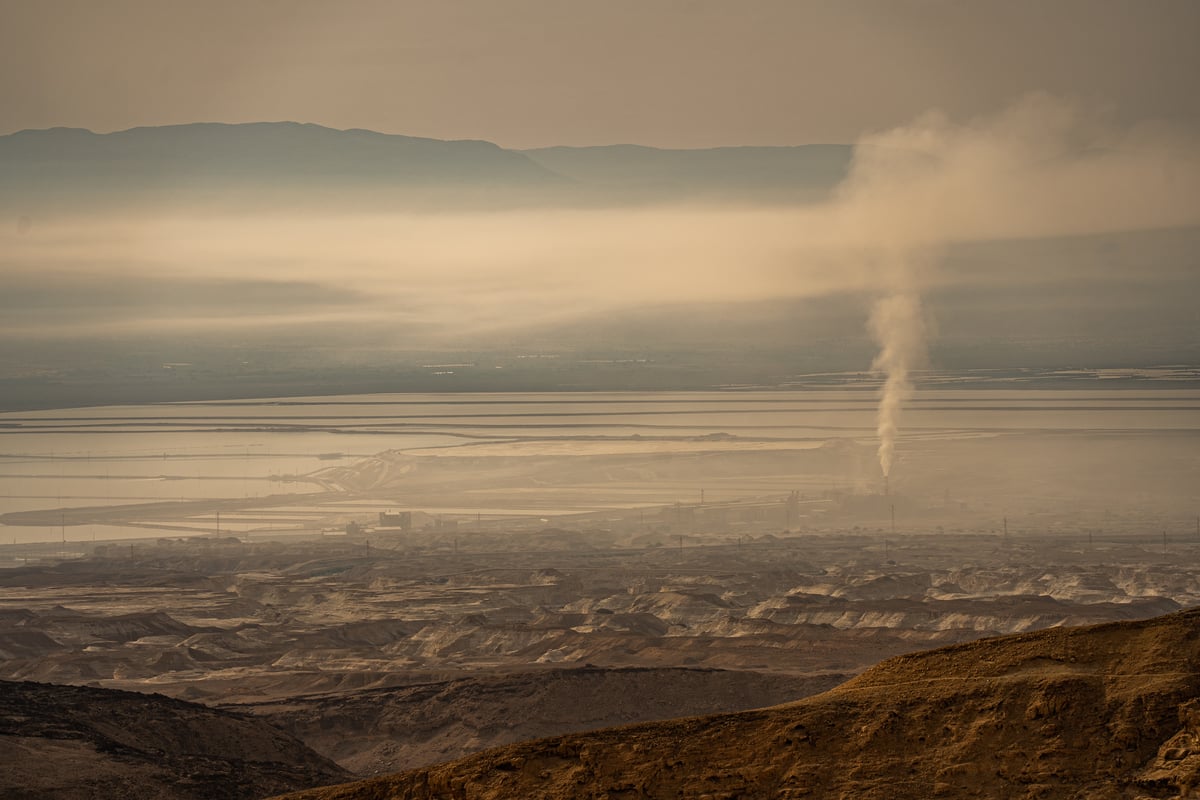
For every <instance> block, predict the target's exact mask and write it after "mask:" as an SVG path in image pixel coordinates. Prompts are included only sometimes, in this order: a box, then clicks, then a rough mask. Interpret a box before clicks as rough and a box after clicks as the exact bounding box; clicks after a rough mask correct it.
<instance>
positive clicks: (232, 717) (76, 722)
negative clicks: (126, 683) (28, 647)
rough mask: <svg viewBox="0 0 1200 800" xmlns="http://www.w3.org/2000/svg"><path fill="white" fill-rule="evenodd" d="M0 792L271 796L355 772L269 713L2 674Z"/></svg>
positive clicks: (89, 798)
mask: <svg viewBox="0 0 1200 800" xmlns="http://www.w3.org/2000/svg"><path fill="white" fill-rule="evenodd" d="M0 764H4V769H2V770H0V797H4V798H7V800H43V799H44V800H50V798H53V799H54V800H93V799H94V800H101V799H102V798H103V799H104V800H121V799H122V798H138V799H139V800H141V799H142V798H152V799H158V800H209V799H210V798H230V800H234V799H236V798H246V799H247V800H250V798H257V797H263V796H264V795H267V794H271V793H274V792H281V791H289V790H293V789H297V788H302V787H308V786H319V785H322V784H328V783H334V782H336V781H339V780H346V779H347V778H348V777H349V774H348V773H347V772H345V771H344V770H343V769H341V768H340V767H338V766H337V765H336V764H334V763H332V762H330V761H328V760H326V759H325V758H323V757H321V756H319V755H317V754H316V753H314V752H313V751H312V750H310V749H308V748H307V747H306V746H305V745H304V744H302V743H301V742H300V741H298V740H297V739H294V738H292V737H291V736H289V735H287V734H285V733H283V732H281V731H279V730H276V729H275V728H273V727H271V726H270V725H268V724H266V723H265V722H263V721H261V720H257V719H253V718H250V717H246V716H244V715H240V714H233V713H230V712H227V711H219V710H216V709H211V708H206V707H204V706H198V705H195V704H193V703H187V702H183V701H180V700H172V699H170V698H167V697H163V696H161V695H145V694H136V693H133V692H122V691H115V690H110V689H94V688H89V687H82V686H56V685H52V684H43V683H28V682H20V683H17V682H11V681H0Z"/></svg>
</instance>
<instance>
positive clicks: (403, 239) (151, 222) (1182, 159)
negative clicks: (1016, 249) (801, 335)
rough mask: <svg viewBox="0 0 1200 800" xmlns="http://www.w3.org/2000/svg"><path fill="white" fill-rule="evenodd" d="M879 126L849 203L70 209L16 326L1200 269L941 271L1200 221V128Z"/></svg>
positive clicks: (772, 293)
mask: <svg viewBox="0 0 1200 800" xmlns="http://www.w3.org/2000/svg"><path fill="white" fill-rule="evenodd" d="M859 145H860V146H859V149H858V154H859V155H858V156H857V158H856V161H855V163H854V165H853V168H852V171H851V174H850V176H849V178H848V179H847V180H846V182H845V183H844V184H843V185H842V186H841V187H840V188H839V190H838V191H837V193H836V194H835V196H834V197H833V199H831V200H830V201H828V202H824V203H817V204H808V205H778V204H776V205H761V206H752V205H745V204H738V205H720V204H714V203H711V202H710V203H706V204H705V205H702V206H687V205H678V204H673V205H666V206H646V205H635V206H611V207H604V208H595V207H575V208H572V207H558V208H553V209H547V208H544V207H536V206H535V207H525V208H521V207H515V208H508V209H505V210H498V211H478V210H475V211H454V210H451V209H446V208H442V209H440V210H438V211H436V212H428V213H418V212H413V211H411V210H409V211H405V210H390V211H389V210H379V211H374V212H365V211H353V212H350V211H338V210H336V209H334V210H332V211H327V212H320V213H318V212H314V211H312V210H311V209H299V210H289V209H287V208H285V207H280V206H277V205H272V206H270V207H262V208H258V209H249V210H247V209H241V210H239V212H238V213H237V214H232V213H230V214H224V213H221V212H214V211H212V210H211V209H209V210H206V211H204V212H202V213H201V212H195V213H191V212H188V211H186V210H179V209H174V210H171V211H164V212H159V213H155V212H148V211H144V210H140V211H137V212H132V211H122V210H121V209H120V208H113V207H108V208H105V209H101V210H97V211H95V212H94V213H89V214H75V215H66V214H63V215H60V216H54V215H50V216H48V217H46V218H39V219H37V220H35V221H34V222H33V224H32V225H29V224H26V225H24V226H16V227H7V228H5V229H0V253H2V255H0V266H2V268H3V269H2V275H3V281H4V283H5V289H6V291H5V292H4V294H5V295H6V297H7V298H8V299H7V301H6V302H5V303H4V305H5V306H6V309H5V314H4V317H3V322H2V323H0V333H2V334H3V335H4V336H6V337H29V338H35V339H40V338H73V337H79V336H119V335H129V334H141V335H148V334H149V335H158V334H163V333H181V332H182V333H190V332H195V331H203V330H205V329H209V328H212V329H218V328H219V329H222V330H226V331H228V330H245V331H246V332H247V335H252V334H253V332H254V331H256V330H261V329H262V328H264V327H271V326H284V325H301V326H320V325H326V326H343V327H345V326H352V325H365V324H376V325H378V329H382V330H389V329H390V330H391V331H392V333H391V337H392V338H391V339H390V340H388V341H381V342H378V344H379V345H380V346H403V345H408V346H412V345H414V344H417V343H419V344H424V345H441V344H445V343H447V342H464V341H471V340H474V341H475V343H476V344H477V345H478V344H479V343H480V342H486V341H493V342H494V339H491V338H490V337H494V336H496V335H503V334H505V333H506V332H511V331H515V330H522V329H526V328H530V327H535V326H547V325H554V324H558V323H568V322H570V321H572V320H579V319H583V318H588V317H595V316H597V315H600V316H603V315H608V314H614V313H617V312H619V311H621V310H624V309H629V308H639V307H655V306H662V305H671V304H675V305H686V304H702V303H707V304H727V305H733V304H739V303H750V302H755V301H762V300H768V299H776V298H805V297H808V298H812V297H825V296H830V295H837V294H846V293H864V292H865V293H867V294H868V295H878V296H880V297H886V296H894V295H907V294H912V295H920V294H922V293H925V292H928V291H930V290H932V289H946V288H954V287H965V288H972V287H974V288H979V289H986V290H987V291H995V290H997V289H999V288H1005V289H1014V288H1015V289H1017V290H1027V291H1028V294H1029V296H1030V298H1031V300H1032V299H1033V298H1035V297H1036V295H1037V293H1038V292H1039V291H1040V286H1041V285H1042V284H1044V283H1045V282H1046V281H1048V280H1054V281H1057V282H1059V283H1061V282H1063V281H1067V282H1077V283H1078V284H1079V285H1080V286H1081V287H1082V286H1084V285H1087V286H1089V287H1090V288H1091V290H1092V293H1095V291H1100V292H1103V291H1104V286H1105V285H1111V286H1112V291H1113V292H1122V291H1125V290H1126V287H1127V285H1128V284H1129V282H1130V281H1131V280H1132V281H1136V282H1137V283H1139V284H1141V285H1142V286H1143V287H1144V288H1145V290H1146V291H1149V292H1151V293H1154V292H1159V293H1161V295H1162V297H1163V298H1164V299H1166V298H1168V297H1169V296H1170V295H1171V294H1172V293H1174V292H1177V291H1178V286H1177V281H1178V280H1179V278H1180V274H1179V273H1178V272H1177V271H1176V270H1178V269H1182V270H1183V272H1184V274H1185V275H1189V274H1190V275H1191V276H1192V277H1194V276H1195V271H1196V270H1195V263H1194V258H1192V257H1191V255H1189V254H1187V253H1181V254H1177V255H1178V256H1179V257H1180V258H1183V259H1184V261H1183V263H1182V267H1180V266H1179V265H1180V262H1179V261H1178V259H1175V260H1170V261H1169V262H1168V263H1169V265H1170V267H1169V268H1168V269H1166V270H1165V271H1164V270H1161V269H1158V268H1157V267H1155V265H1154V264H1150V263H1148V262H1147V261H1146V259H1145V258H1144V257H1143V255H1142V254H1139V253H1136V252H1129V253H1125V254H1123V255H1121V256H1118V257H1107V258H1104V259H1095V258H1093V257H1090V256H1087V257H1084V258H1082V259H1081V258H1078V257H1068V256H1064V257H1063V258H1061V259H1060V260H1058V261H1056V262H1055V263H1053V264H1051V265H1049V270H1048V269H1047V267H1048V265H1047V264H1046V263H1044V261H1039V262H1037V263H1023V262H1022V261H1020V260H1019V259H1013V258H1011V253H1010V257H1009V258H1006V259H1000V260H997V259H994V258H993V259H991V260H989V259H988V258H987V257H985V256H976V257H974V258H973V259H968V260H967V261H968V263H966V265H965V266H962V265H961V264H960V266H958V267H955V268H938V266H937V265H938V264H939V263H940V262H942V261H944V259H943V253H944V251H945V250H946V249H947V248H959V249H961V248H963V247H966V246H971V245H974V244H979V243H989V242H996V241H1008V242H1012V241H1018V242H1019V241H1020V240H1047V239H1053V238H1055V237H1077V236H1087V235H1095V234H1110V233H1118V232H1130V231H1147V230H1158V229H1168V228H1179V229H1187V228H1190V227H1194V226H1197V225H1200V159H1198V157H1197V152H1198V149H1197V147H1196V145H1195V143H1194V142H1193V141H1191V140H1189V139H1187V138H1185V137H1183V136H1180V135H1168V134H1167V133H1166V132H1164V131H1163V130H1161V129H1159V128H1154V129H1149V128H1140V127H1137V126H1134V127H1132V128H1128V127H1126V128H1122V127H1115V126H1112V125H1110V124H1102V123H1100V122H1097V121H1096V119H1095V118H1094V117H1092V116H1089V115H1088V114H1086V113H1083V112H1081V111H1080V110H1078V109H1077V108H1076V107H1074V106H1073V105H1071V104H1069V103H1064V102H1062V101H1058V100H1054V99H1051V98H1049V97H1045V96H1034V97H1030V98H1027V99H1025V100H1023V101H1021V102H1019V103H1017V104H1015V105H1013V106H1012V107H1010V108H1008V109H1007V110H1005V111H1003V112H1001V113H999V114H993V115H990V116H981V117H977V118H972V119H967V120H962V121H955V120H952V119H951V118H949V117H946V116H943V115H936V114H931V115H926V116H923V117H921V118H920V119H918V120H916V121H914V122H912V123H911V124H909V125H906V126H903V127H900V128H896V129H893V130H890V131H885V132H881V133H878V134H874V135H871V136H868V137H864V138H863V139H862V140H861V141H860V143H859ZM960 261H961V259H960ZM956 263H957V262H956ZM909 316H910V317H913V316H914V315H912V314H910V315H909ZM914 318H915V317H914ZM314 330H315V328H314ZM877 333H878V331H877ZM918 360H919V359H918ZM864 366H865V365H864Z"/></svg>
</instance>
